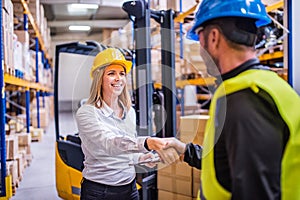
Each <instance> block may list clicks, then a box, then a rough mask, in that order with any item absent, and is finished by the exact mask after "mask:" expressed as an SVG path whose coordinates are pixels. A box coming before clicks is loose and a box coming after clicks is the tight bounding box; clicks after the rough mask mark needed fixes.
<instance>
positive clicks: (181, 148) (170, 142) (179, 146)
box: [164, 137, 186, 154]
mask: <svg viewBox="0 0 300 200" xmlns="http://www.w3.org/2000/svg"><path fill="white" fill-rule="evenodd" d="M164 140H165V141H166V142H167V144H166V147H165V149H167V148H170V147H173V148H175V149H176V151H177V152H178V153H179V154H183V153H184V152H185V148H186V144H185V143H183V142H181V141H180V140H178V139H176V138H174V137H172V138H164Z"/></svg>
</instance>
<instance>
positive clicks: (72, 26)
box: [69, 25, 91, 31]
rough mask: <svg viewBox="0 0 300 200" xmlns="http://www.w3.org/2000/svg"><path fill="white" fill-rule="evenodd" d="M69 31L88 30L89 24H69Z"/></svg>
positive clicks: (89, 28)
mask: <svg viewBox="0 0 300 200" xmlns="http://www.w3.org/2000/svg"><path fill="white" fill-rule="evenodd" d="M69 30H70V31H89V30H91V27H90V26H78V25H71V26H69Z"/></svg>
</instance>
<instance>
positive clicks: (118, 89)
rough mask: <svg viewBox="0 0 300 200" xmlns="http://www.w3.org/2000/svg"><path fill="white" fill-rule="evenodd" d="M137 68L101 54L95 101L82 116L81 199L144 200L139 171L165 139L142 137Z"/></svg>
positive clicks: (115, 54) (94, 73) (94, 74)
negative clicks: (134, 95) (132, 76)
mask: <svg viewBox="0 0 300 200" xmlns="http://www.w3.org/2000/svg"><path fill="white" fill-rule="evenodd" d="M131 65H132V63H131V62H130V61H126V60H125V58H124V56H123V54H122V53H121V52H120V51H119V50H118V49H115V48H108V49H106V50H104V51H102V52H100V53H99V54H98V55H97V56H96V57H95V59H94V63H93V66H92V69H91V74H90V75H91V78H92V79H93V81H92V85H91V89H90V97H89V99H88V101H87V103H86V104H85V105H83V106H82V107H80V109H79V110H78V111H77V114H76V120H77V124H78V129H79V137H80V139H81V141H82V144H81V147H82V151H83V153H84V155H85V161H84V169H83V172H82V174H83V177H84V178H83V181H82V184H81V199H120V197H121V199H138V191H137V188H136V183H135V168H134V166H133V165H131V164H130V163H138V162H139V161H145V160H147V159H149V158H152V157H153V155H151V153H148V154H143V153H147V152H149V150H161V149H163V148H164V147H165V145H166V142H164V141H163V140H162V139H160V138H153V137H137V134H136V125H135V121H136V116H135V111H134V109H133V108H132V107H131V100H130V96H129V93H128V90H127V85H126V74H127V73H128V72H129V71H130V69H131Z"/></svg>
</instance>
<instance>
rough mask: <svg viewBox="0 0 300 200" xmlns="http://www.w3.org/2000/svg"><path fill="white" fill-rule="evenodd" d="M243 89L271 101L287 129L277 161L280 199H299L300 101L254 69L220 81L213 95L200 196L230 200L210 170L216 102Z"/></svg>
mask: <svg viewBox="0 0 300 200" xmlns="http://www.w3.org/2000/svg"><path fill="white" fill-rule="evenodd" d="M246 88H251V89H252V90H253V92H254V93H258V92H259V90H260V89H263V90H264V91H265V92H267V93H268V94H269V95H270V96H271V97H272V98H273V101H274V102H275V104H276V106H277V108H278V111H279V113H280V115H281V117H282V119H283V120H284V121H285V123H286V124H287V126H288V128H289V131H290V136H289V140H288V142H287V144H286V147H285V151H284V155H283V158H282V161H281V199H283V200H291V199H293V200H296V199H300V181H299V180H300V156H299V153H300V110H299V109H300V97H299V96H298V94H297V93H296V92H295V91H294V90H293V89H292V88H291V87H290V85H289V84H288V83H287V82H285V81H284V80H282V79H281V78H279V77H278V75H277V74H276V73H274V72H271V71H267V70H258V69H251V70H247V71H244V72H242V73H241V74H239V75H238V76H236V77H234V78H231V79H228V80H226V81H224V82H223V83H222V84H221V85H220V86H219V87H218V89H217V90H216V92H215V94H214V97H213V99H212V102H211V106H210V111H209V114H210V118H209V120H208V122H207V124H206V130H205V136H204V143H203V157H202V173H201V186H202V191H203V195H204V197H205V198H206V199H207V200H223V199H231V193H230V192H229V191H227V190H226V189H225V188H223V187H222V186H221V185H220V183H219V182H218V181H217V178H216V171H215V166H214V141H215V138H214V137H215V125H214V119H215V112H216V102H217V100H218V99H219V98H220V97H223V96H225V95H229V94H231V93H235V92H237V91H240V90H243V89H246ZM249 195H251V194H249Z"/></svg>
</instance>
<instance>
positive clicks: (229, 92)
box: [167, 0, 300, 200]
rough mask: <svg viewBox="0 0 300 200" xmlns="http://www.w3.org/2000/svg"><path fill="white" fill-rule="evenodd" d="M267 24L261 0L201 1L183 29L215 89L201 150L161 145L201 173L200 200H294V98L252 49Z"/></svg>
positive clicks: (299, 161)
mask: <svg viewBox="0 0 300 200" xmlns="http://www.w3.org/2000/svg"><path fill="white" fill-rule="evenodd" d="M270 22H271V20H270V19H269V17H268V15H267V13H266V10H265V7H264V5H263V4H262V3H261V1H260V0H251V1H249V0H214V1H213V0H203V1H202V3H201V5H200V7H199V9H198V11H197V13H196V16H195V23H194V25H193V27H192V29H191V30H190V31H189V32H188V38H191V39H194V40H198V41H200V46H201V50H200V54H201V56H202V57H203V59H204V62H205V63H206V65H207V68H208V72H209V73H210V74H211V75H213V76H216V77H217V80H218V88H217V90H216V92H215V94H214V97H213V99H212V102H211V106H210V111H209V114H210V119H209V120H208V122H207V126H206V130H205V138H204V144H203V146H199V145H195V144H191V143H190V144H187V145H185V144H183V143H181V142H180V141H178V140H176V139H167V140H169V143H168V146H173V147H175V148H176V149H177V151H178V152H179V153H181V154H183V155H184V161H185V162H187V163H189V164H190V165H191V166H194V167H197V168H199V169H202V172H201V189H200V192H201V194H200V197H201V198H203V199H209V200H210V199H213V200H215V199H216V200H220V199H300V184H299V181H298V180H299V178H300V170H299V169H300V156H298V154H299V152H300V112H299V111H298V110H299V107H300V98H299V96H298V95H297V93H296V92H295V91H294V90H293V89H292V88H291V87H290V86H289V85H288V84H287V83H286V82H285V81H284V80H282V79H281V78H279V77H278V76H277V74H276V73H274V72H271V71H270V70H269V69H268V68H267V67H264V66H262V65H261V64H260V63H259V60H258V59H257V57H256V53H255V48H254V46H255V43H256V33H257V28H258V27H260V26H263V25H267V24H268V23H270ZM214 64H215V65H214ZM297 152H298V153H297Z"/></svg>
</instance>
